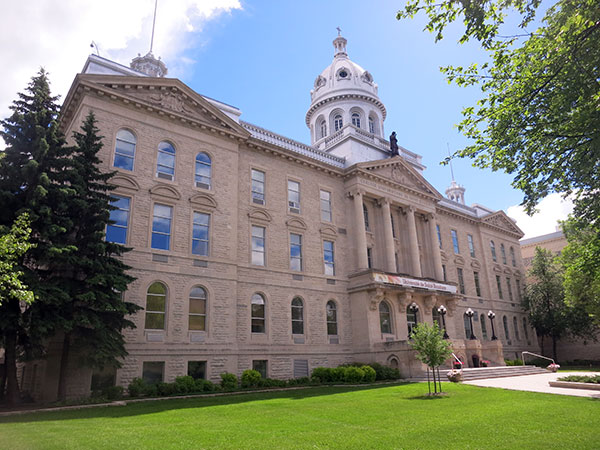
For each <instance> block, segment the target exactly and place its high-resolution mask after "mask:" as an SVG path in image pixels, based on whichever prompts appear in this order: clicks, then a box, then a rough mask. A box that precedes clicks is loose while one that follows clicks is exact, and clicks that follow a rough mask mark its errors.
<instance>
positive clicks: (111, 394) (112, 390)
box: [102, 386, 124, 400]
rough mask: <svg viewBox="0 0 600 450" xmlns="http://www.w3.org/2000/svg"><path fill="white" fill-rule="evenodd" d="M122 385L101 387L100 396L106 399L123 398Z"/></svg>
mask: <svg viewBox="0 0 600 450" xmlns="http://www.w3.org/2000/svg"><path fill="white" fill-rule="evenodd" d="M123 391H124V389H123V386H109V387H106V388H104V389H102V396H103V397H105V398H106V399H107V400H118V399H120V398H123Z"/></svg>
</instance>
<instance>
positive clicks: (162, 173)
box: [156, 141, 175, 180]
mask: <svg viewBox="0 0 600 450" xmlns="http://www.w3.org/2000/svg"><path fill="white" fill-rule="evenodd" d="M156 176H157V177H158V178H164V179H165V180H173V179H174V178H175V146H173V144H172V143H170V142H169V141H162V142H161V143H160V144H158V155H157V158H156Z"/></svg>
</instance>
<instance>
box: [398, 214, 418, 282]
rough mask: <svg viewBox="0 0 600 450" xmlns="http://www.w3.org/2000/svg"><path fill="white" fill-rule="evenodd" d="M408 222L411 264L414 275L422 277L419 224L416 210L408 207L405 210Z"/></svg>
mask: <svg viewBox="0 0 600 450" xmlns="http://www.w3.org/2000/svg"><path fill="white" fill-rule="evenodd" d="M403 209H404V213H405V214H406V219H407V222H408V239H409V249H410V262H411V268H412V271H411V272H412V273H411V274H412V275H414V276H415V277H421V276H422V273H421V257H420V255H419V239H418V237H417V224H416V222H415V208H414V207H413V206H406V207H404V208H403Z"/></svg>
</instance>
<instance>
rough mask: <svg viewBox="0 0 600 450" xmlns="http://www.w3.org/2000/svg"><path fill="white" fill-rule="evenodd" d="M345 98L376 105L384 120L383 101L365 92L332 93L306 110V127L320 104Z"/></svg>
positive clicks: (385, 114)
mask: <svg viewBox="0 0 600 450" xmlns="http://www.w3.org/2000/svg"><path fill="white" fill-rule="evenodd" d="M345 99H359V100H365V101H367V102H370V103H373V104H374V105H375V106H377V107H378V108H379V110H380V111H381V114H382V116H383V120H385V118H386V116H387V111H386V109H385V106H384V105H383V103H382V102H381V100H379V99H377V98H375V97H372V96H369V95H366V94H350V93H348V94H338V95H333V96H331V97H326V98H324V99H322V100H319V101H318V102H317V103H315V104H313V105H312V106H311V107H310V108H309V110H308V111H307V112H306V119H305V121H306V125H307V126H308V127H310V119H311V118H312V116H313V114H314V113H315V111H316V110H317V109H319V108H320V107H321V106H323V105H324V104H326V103H330V102H333V101H336V100H345Z"/></svg>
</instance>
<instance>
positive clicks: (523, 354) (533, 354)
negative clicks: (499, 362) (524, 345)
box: [521, 352, 556, 365]
mask: <svg viewBox="0 0 600 450" xmlns="http://www.w3.org/2000/svg"><path fill="white" fill-rule="evenodd" d="M525 354H528V355H532V356H537V357H538V358H543V359H547V360H549V361H552V364H556V362H554V360H553V359H552V358H548V357H547V356H542V355H538V354H537V353H531V352H521V361H523V365H525Z"/></svg>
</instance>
